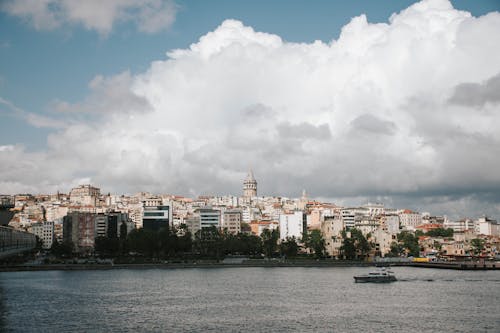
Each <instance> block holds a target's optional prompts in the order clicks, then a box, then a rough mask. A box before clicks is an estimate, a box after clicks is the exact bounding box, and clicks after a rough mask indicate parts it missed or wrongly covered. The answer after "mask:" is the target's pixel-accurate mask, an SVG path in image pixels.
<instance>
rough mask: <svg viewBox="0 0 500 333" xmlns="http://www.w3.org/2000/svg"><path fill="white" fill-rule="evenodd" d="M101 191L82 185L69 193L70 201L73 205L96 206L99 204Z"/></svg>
mask: <svg viewBox="0 0 500 333" xmlns="http://www.w3.org/2000/svg"><path fill="white" fill-rule="evenodd" d="M100 196H101V190H100V189H99V188H97V187H94V186H92V185H90V184H89V185H80V186H78V187H75V188H73V189H72V190H71V192H70V193H69V200H70V202H71V204H73V205H80V206H96V205H97V204H98V203H99V197H100Z"/></svg>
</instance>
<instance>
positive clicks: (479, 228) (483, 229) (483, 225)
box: [475, 216, 500, 236]
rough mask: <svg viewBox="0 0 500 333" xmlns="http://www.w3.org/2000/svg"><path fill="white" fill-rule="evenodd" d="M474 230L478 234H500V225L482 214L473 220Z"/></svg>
mask: <svg viewBox="0 0 500 333" xmlns="http://www.w3.org/2000/svg"><path fill="white" fill-rule="evenodd" d="M475 231H476V234H478V235H486V236H500V225H498V223H497V221H496V220H492V219H490V218H488V217H486V216H483V217H480V218H478V219H477V221H476V222H475Z"/></svg>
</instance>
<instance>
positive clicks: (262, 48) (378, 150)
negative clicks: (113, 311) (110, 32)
mask: <svg viewBox="0 0 500 333" xmlns="http://www.w3.org/2000/svg"><path fill="white" fill-rule="evenodd" d="M334 33H335V32H332V35H333V34H334ZM499 33H500V14H498V13H491V14H488V15H486V16H483V17H478V18H476V17H472V16H471V15H470V14H469V13H467V12H463V11H457V10H455V9H453V8H452V7H451V5H450V3H449V2H448V1H423V2H420V3H417V4H415V5H412V6H411V7H409V8H407V9H406V10H404V11H402V12H401V13H398V14H394V15H393V16H392V17H391V19H390V22H389V23H388V24H372V23H369V22H367V20H366V17H364V16H359V17H356V18H353V19H352V21H351V22H350V23H349V24H347V25H346V26H345V27H344V28H343V29H342V33H341V35H340V37H339V39H338V40H336V41H335V40H333V41H332V42H330V43H328V44H326V43H323V42H319V41H317V42H314V43H311V44H297V43H288V42H284V41H283V40H282V39H281V38H280V37H279V36H276V35H271V34H267V33H262V32H255V31H254V30H253V29H252V28H251V27H248V26H245V25H243V24H242V23H241V22H238V21H234V20H228V21H225V22H223V23H222V24H221V25H220V26H219V27H218V28H217V29H215V30H214V31H213V32H209V33H207V34H206V35H205V36H203V37H201V38H200V40H199V41H198V42H197V43H194V44H193V45H191V46H190V48H189V49H184V50H174V51H172V52H170V53H168V58H167V59H165V60H160V61H156V62H154V63H152V64H151V66H150V68H149V69H148V71H146V72H145V73H142V74H139V75H136V76H132V75H130V74H129V73H122V74H119V75H117V76H114V77H110V78H104V77H97V78H95V79H94V80H93V81H92V82H91V84H90V87H91V94H90V96H89V97H88V98H87V99H85V100H84V101H83V102H81V103H77V104H69V103H66V104H59V109H60V110H61V109H64V111H67V112H66V114H68V117H71V115H74V114H75V113H81V112H82V111H84V112H88V111H92V113H93V114H95V115H97V116H96V117H97V119H94V118H92V119H93V120H88V121H85V122H81V123H79V124H78V125H75V124H73V125H70V126H67V127H66V128H65V129H64V130H61V131H59V132H56V133H53V134H51V135H50V136H49V138H48V148H47V150H46V151H45V152H41V153H39V154H38V155H31V154H28V153H26V152H23V151H17V150H16V151H15V152H0V162H1V161H4V160H5V159H9V160H13V161H16V160H20V159H22V160H24V161H32V163H33V165H36V168H37V172H38V175H39V176H38V177H37V178H36V179H34V178H25V177H23V176H22V172H21V173H14V174H6V173H5V168H6V167H4V165H3V163H2V164H0V165H2V167H0V170H4V173H1V172H0V181H1V180H3V181H10V182H13V183H16V184H18V185H19V188H20V189H23V188H24V187H25V186H27V184H38V185H37V188H38V189H40V190H44V189H46V188H52V187H50V186H48V185H47V184H46V183H44V182H43V181H41V180H40V179H44V181H45V182H49V183H50V184H56V183H59V184H61V186H64V185H63V184H72V182H74V180H75V179H78V178H82V177H89V178H90V180H91V181H92V182H95V183H96V184H99V185H102V187H103V188H104V190H105V191H119V192H121V191H127V192H134V191H138V190H150V191H157V192H160V191H161V192H169V193H179V194H188V195H193V194H199V193H219V194H223V193H234V194H238V193H240V190H241V180H242V179H243V177H244V176H245V172H246V170H248V168H249V167H252V168H253V169H254V172H255V175H256V177H257V178H258V181H259V192H260V193H261V194H281V195H288V196H293V195H299V194H300V191H301V190H302V189H303V188H306V189H307V190H308V193H311V195H312V196H318V197H330V198H347V197H351V198H359V197H374V198H391V200H392V201H391V202H393V203H394V204H398V203H405V204H406V203H411V202H413V201H414V203H415V204H414V205H413V206H414V207H420V206H419V205H421V204H425V203H426V202H427V204H428V205H430V202H432V199H430V198H435V197H436V198H437V197H439V198H440V200H441V201H440V205H435V207H444V206H445V205H444V203H443V202H445V200H448V199H449V200H448V202H449V203H450V205H451V204H454V205H457V204H460V203H463V206H462V207H458V208H457V207H454V209H456V210H460V209H463V210H465V209H471V208H470V207H472V206H473V205H472V204H471V202H472V201H474V200H476V201H477V200H493V199H492V198H498V197H500V174H499V173H498V172H497V170H498V165H499V163H500V156H499V155H498V154H496V153H495V152H497V151H500V131H498V129H497V126H496V124H499V123H500V109H499V105H498V103H489V104H487V105H486V106H485V107H483V106H478V105H476V104H477V103H476V104H467V103H462V104H461V105H456V104H453V103H450V102H449V100H450V96H454V95H453V94H456V92H457V91H459V90H457V89H456V87H457V86H459V85H460V84H463V83H468V84H479V85H483V86H484V84H485V82H487V83H488V82H492V81H491V80H490V79H491V78H493V77H495V76H496V75H497V74H498V73H500V63H499V62H498V59H500V45H499V44H498V43H492V40H491V38H492V37H491V36H497V35H499ZM483 54H484V55H486V56H485V57H481V61H478V59H479V58H480V57H478V55H483ZM488 80H490V81H488ZM483 86H481V87H483ZM488 96H489V95H488ZM124 101H125V102H124ZM71 111H77V112H71ZM478 111H480V112H478ZM14 153H16V154H17V155H16V156H14V155H13V154H14ZM7 155H8V156H7ZM26 163H28V162H26ZM54 169H56V170H64V171H63V172H57V173H56V172H54V171H53V170H54ZM21 170H22V171H23V172H28V171H29V170H30V166H29V165H25V166H24V167H23V168H21ZM44 175H47V176H44ZM9 188H11V189H15V188H16V187H15V186H14V185H11V186H10V187H9ZM61 190H68V188H61ZM471 193H474V195H471ZM457 196H459V198H458V199H457ZM460 196H462V197H464V198H465V197H467V199H463V200H461V199H460ZM443 198H444V199H443ZM446 198H448V199H446ZM342 200H344V199H342ZM483 206H484V205H483ZM483 206H481V207H483ZM476 207H480V206H479V205H477V206H476ZM490 207H491V209H496V210H495V211H494V212H496V213H498V214H500V211H499V209H498V206H493V205H492V206H490ZM494 207H497V208H494ZM450 211H451V210H450Z"/></svg>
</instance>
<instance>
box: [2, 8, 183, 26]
mask: <svg viewBox="0 0 500 333" xmlns="http://www.w3.org/2000/svg"><path fill="white" fill-rule="evenodd" d="M1 9H2V10H3V11H5V12H7V13H8V14H10V15H13V16H18V17H21V18H23V19H24V20H26V21H27V22H28V23H30V24H32V25H33V26H34V27H35V28H36V29H39V30H52V29H55V28H59V27H61V26H65V25H82V26H83V27H84V28H86V29H88V30H95V31H97V32H99V33H100V34H101V35H107V34H109V33H110V32H111V30H112V29H113V26H114V25H115V24H116V23H117V22H118V23H119V22H128V21H132V22H134V23H135V24H136V25H137V28H138V29H139V30H140V31H143V32H147V33H154V32H158V31H161V30H165V29H168V28H169V27H170V26H171V25H172V23H173V22H174V21H175V15H176V12H177V6H176V5H175V3H174V2H173V0H106V1H101V0H85V1H81V0H6V1H5V3H4V4H3V5H2V6H1Z"/></svg>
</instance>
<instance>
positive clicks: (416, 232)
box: [1, 171, 500, 261]
mask: <svg viewBox="0 0 500 333" xmlns="http://www.w3.org/2000/svg"><path fill="white" fill-rule="evenodd" d="M257 184H258V183H257V180H256V179H255V176H254V174H253V172H252V171H249V172H248V175H247V177H246V179H244V181H243V183H242V195H241V196H199V197H197V198H186V197H182V196H176V195H171V194H161V195H159V194H156V195H155V194H151V193H146V192H140V193H137V194H135V195H128V196H126V195H122V194H111V193H107V194H104V193H101V191H100V189H99V188H98V187H96V186H93V185H90V184H86V185H80V186H78V187H75V188H73V189H72V190H71V191H70V192H69V193H68V194H63V193H59V192H58V193H53V194H45V195H30V194H19V195H14V196H8V195H3V196H1V199H2V205H3V207H4V211H5V210H8V211H9V212H11V216H10V220H8V221H2V222H4V223H5V224H6V225H7V226H8V227H10V228H12V229H13V230H17V231H24V232H28V233H32V234H34V235H36V237H37V238H38V239H39V242H40V247H41V249H44V250H51V249H52V250H54V248H55V247H54V244H57V245H59V244H66V245H68V246H69V249H70V250H69V253H68V255H71V254H73V255H79V256H88V255H94V254H97V255H103V254H108V255H109V253H107V252H105V250H104V248H105V247H104V248H103V246H102V244H103V242H105V241H108V242H109V241H112V240H118V239H119V238H126V235H130V234H131V233H132V235H134V231H138V230H141V229H144V230H147V231H148V232H154V233H159V232H161V231H165V230H167V231H168V232H171V233H174V234H175V235H176V237H186V235H187V236H188V238H190V239H189V240H187V243H186V244H185V246H184V247H183V248H182V251H183V252H185V253H190V254H193V253H195V254H198V255H202V254H205V255H208V256H210V255H212V256H215V254H216V253H218V252H217V251H214V252H213V253H203V249H201V250H200V249H199V248H197V247H196V243H193V241H196V240H197V241H200V238H202V237H208V236H207V232H208V231H213V232H215V233H218V234H220V235H222V234H226V235H227V234H229V235H232V236H238V235H247V236H254V237H256V238H258V239H259V242H262V241H264V247H265V246H266V244H269V240H268V239H267V238H269V237H275V239H273V240H272V245H271V248H270V250H267V251H266V250H265V249H264V248H263V247H262V245H261V246H257V247H255V248H253V249H252V250H251V251H249V252H247V253H244V254H247V255H249V254H254V255H255V254H266V255H267V256H269V257H274V256H283V255H286V254H287V253H283V251H278V249H279V246H280V244H283V245H286V244H287V243H289V242H290V241H291V240H293V241H294V242H295V247H296V250H295V253H292V255H294V256H297V255H299V254H301V253H302V254H305V255H308V254H309V255H315V256H316V257H320V258H323V257H328V258H333V259H363V260H372V261H373V260H375V259H376V258H385V257H396V258H401V257H405V258H408V257H412V258H413V257H415V258H426V259H431V260H435V259H437V258H439V259H444V260H466V259H467V258H468V259H469V260H470V259H472V258H478V257H482V258H489V259H498V256H499V252H498V251H499V249H500V225H499V224H498V222H497V221H496V220H494V219H492V218H489V217H487V216H478V217H476V218H462V219H459V220H451V219H449V218H447V217H446V216H439V215H434V214H431V213H430V212H416V211H412V210H410V209H408V208H406V207H402V208H391V207H385V206H384V204H383V203H366V204H363V205H361V206H359V207H342V206H337V205H336V204H335V203H325V202H319V201H316V200H313V199H310V198H308V195H307V193H306V191H305V190H304V191H303V194H302V196H301V197H300V198H285V197H267V196H258V191H257V190H258V186H257ZM358 234H359V236H358ZM312 235H316V236H314V237H316V238H317V240H316V244H313V243H314V242H312V241H310V240H309V239H310V238H311V237H312ZM209 237H214V235H212V234H210V235H209ZM359 237H361V240H360V239H359ZM408 237H411V240H408ZM350 240H352V241H353V242H355V243H356V244H360V243H363V242H364V243H366V245H365V248H363V249H361V248H356V249H355V250H354V251H352V252H349V249H348V248H347V245H348V243H349V241H350ZM235 241H236V242H238V241H240V242H242V243H243V242H245V240H241V239H238V238H237V239H236V240H235ZM266 241H267V243H266ZM412 241H413V242H412ZM318 244H319V245H318ZM218 246H221V247H222V245H218ZM1 247H4V246H3V245H2V246H1ZM96 250H97V251H96ZM221 250H222V249H221ZM232 250H233V251H235V252H234V253H232V252H231V249H225V248H224V250H223V251H224V252H225V253H222V254H221V253H219V254H218V257H219V258H220V259H222V258H223V257H220V256H221V255H224V254H235V255H236V254H242V253H241V251H242V250H241V249H240V248H239V247H236V248H235V249H232ZM100 251H101V252H102V251H104V253H99V252H100ZM135 251H140V252H141V251H143V253H141V254H142V255H149V256H151V255H153V253H151V252H150V251H148V250H147V249H144V248H139V249H135V248H134V251H133V252H135ZM200 251H201V253H200ZM56 252H57V250H56ZM115 255H117V253H115Z"/></svg>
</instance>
